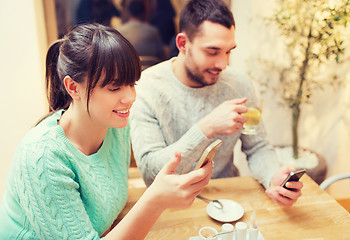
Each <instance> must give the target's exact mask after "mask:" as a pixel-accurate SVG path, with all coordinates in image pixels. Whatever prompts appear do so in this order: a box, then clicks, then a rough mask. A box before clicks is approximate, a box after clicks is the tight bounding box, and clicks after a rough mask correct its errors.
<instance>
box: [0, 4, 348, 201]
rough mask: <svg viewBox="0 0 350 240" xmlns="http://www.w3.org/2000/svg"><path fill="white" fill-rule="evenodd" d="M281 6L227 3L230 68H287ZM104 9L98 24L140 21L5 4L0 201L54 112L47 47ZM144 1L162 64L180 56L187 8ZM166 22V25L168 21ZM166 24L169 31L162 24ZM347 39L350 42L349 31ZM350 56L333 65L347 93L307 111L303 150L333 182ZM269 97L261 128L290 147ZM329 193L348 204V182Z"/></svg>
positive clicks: (342, 163) (86, 9)
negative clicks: (36, 131) (30, 135)
mask: <svg viewBox="0 0 350 240" xmlns="http://www.w3.org/2000/svg"><path fill="white" fill-rule="evenodd" d="M276 1H277V0H266V1H263V2H262V1H259V0H231V1H226V2H227V3H228V4H229V6H231V9H232V11H233V13H234V16H235V20H236V42H237V49H235V50H234V51H233V52H232V54H231V59H230V65H231V66H233V67H234V68H238V69H240V70H241V71H244V72H246V73H248V74H254V70H257V67H256V65H254V64H253V63H255V62H256V61H257V59H260V58H261V57H262V56H265V57H266V56H268V57H270V60H271V59H272V60H275V61H281V57H280V56H279V52H278V49H279V47H280V46H279V45H278V44H277V45H276V44H271V43H273V42H274V41H275V40H276V38H277V37H276V35H273V34H272V35H271V34H267V33H268V32H269V29H268V27H267V26H266V25H265V24H264V23H263V21H262V20H261V19H262V18H264V17H268V16H271V15H272V14H273V8H274V6H275V5H276ZM98 2H99V3H101V5H100V7H101V9H105V8H104V7H105V6H109V7H107V9H108V10H104V11H103V14H102V19H101V18H100V19H99V20H98V21H103V22H104V23H105V24H109V25H111V26H113V27H115V28H117V29H120V28H121V26H122V25H124V24H126V23H128V22H129V21H130V20H134V17H133V16H131V15H130V12H129V11H128V9H127V6H128V0H126V1H124V0H119V1H117V0H114V1H93V0H91V1H87V0H56V1H55V0H19V1H6V0H0V24H1V30H2V31H1V38H0V50H1V51H0V73H1V79H2V80H1V81H2V84H1V86H2V87H3V90H2V92H1V94H0V110H1V119H0V133H1V134H0V149H1V150H0V152H1V162H0V164H1V167H0V199H2V195H3V193H4V191H5V181H6V176H7V172H8V169H9V167H10V163H11V159H12V156H13V154H14V151H15V148H16V146H17V144H18V143H19V142H20V140H21V139H22V137H23V136H24V135H25V133H26V132H27V131H28V130H29V129H30V128H31V127H32V126H33V125H34V124H35V122H36V121H37V120H38V119H39V118H40V117H42V116H43V115H44V114H45V113H46V112H47V110H48V105H47V101H46V96H45V89H44V75H45V54H46V51H47V49H48V46H49V45H50V44H51V43H52V42H54V41H55V40H56V39H58V38H59V37H61V36H63V35H64V34H65V33H66V32H67V31H68V30H69V29H70V28H71V27H73V26H75V25H76V24H80V23H84V22H88V21H91V19H95V20H94V21H97V20H96V19H98V16H100V17H101V14H100V13H99V11H95V10H96V9H97V8H93V9H94V11H92V8H91V6H92V4H94V3H96V4H97V3H98ZM142 2H143V5H144V12H143V13H142V16H141V19H142V22H143V23H145V24H149V25H151V27H153V28H155V29H157V31H158V32H159V35H160V39H161V40H160V41H161V43H160V44H158V46H159V45H161V49H162V50H163V51H164V56H163V57H161V59H160V60H164V59H168V58H170V57H171V56H174V55H176V49H175V51H174V49H173V47H174V45H173V42H172V40H173V38H174V36H175V35H176V33H177V32H178V16H179V12H180V10H181V8H182V6H183V5H184V4H185V3H186V2H187V1H186V0H171V1H170V0H169V1H166V0H159V1H156V0H143V1H142ZM102 3H103V4H102ZM111 4H112V5H113V6H112V7H111ZM78 13H79V14H78ZM96 16H97V17H96ZM165 17H166V18H167V20H164V18H165ZM165 23H167V25H166V26H164V25H162V24H165ZM343 34H344V36H349V28H347V30H345V31H344V32H343ZM348 39H349V38H348ZM346 46H349V44H347V45H346ZM276 50H277V51H276ZM281 51H283V47H282V46H281ZM349 55H350V53H349V47H347V48H346V52H345V54H344V56H345V59H346V61H344V63H343V64H334V65H330V66H331V70H332V71H336V72H338V73H339V74H340V77H341V78H342V79H344V83H343V84H342V86H341V87H338V88H331V87H326V88H323V89H322V88H320V89H317V90H316V91H314V92H313V97H312V101H311V102H310V103H309V104H306V105H303V107H302V108H303V112H302V114H301V120H300V126H299V139H300V140H299V141H300V145H302V146H303V147H306V148H310V149H313V150H314V151H316V152H318V153H320V154H322V155H323V156H324V158H325V159H326V161H327V163H328V173H327V175H328V176H331V175H335V174H337V173H344V172H350V157H349V156H350V84H349V79H350V77H349V74H350V73H349V71H348V69H349V60H348V57H349ZM158 60H159V59H158ZM146 67H147V66H146ZM256 88H257V92H261V91H260V90H261V89H260V85H259V84H258V83H257V84H256ZM263 97H264V99H265V106H264V112H263V121H264V123H265V127H266V132H267V136H268V139H269V141H270V143H271V144H273V145H290V144H291V141H292V140H291V139H292V138H291V134H292V133H291V129H290V125H291V116H290V115H291V114H290V108H288V106H285V105H283V104H280V101H279V99H278V98H277V97H276V93H275V92H273V91H270V92H269V91H267V92H265V93H264V95H263ZM234 151H235V152H236V161H237V164H238V166H239V168H240V170H241V174H242V175H248V174H249V171H248V169H247V167H246V164H245V161H244V158H245V156H244V155H243V154H242V153H240V151H239V146H237V147H236V149H235V150H234ZM327 191H328V192H330V193H331V194H332V195H333V196H335V197H337V198H346V197H347V198H349V197H350V186H349V183H348V182H345V183H344V182H340V183H339V184H336V185H334V186H331V188H329V189H328V190H327ZM0 201H1V200H0Z"/></svg>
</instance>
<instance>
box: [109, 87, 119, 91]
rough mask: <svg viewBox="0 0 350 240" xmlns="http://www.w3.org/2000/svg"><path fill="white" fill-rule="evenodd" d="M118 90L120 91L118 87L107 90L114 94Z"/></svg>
mask: <svg viewBox="0 0 350 240" xmlns="http://www.w3.org/2000/svg"><path fill="white" fill-rule="evenodd" d="M118 90H120V88H119V87H118V88H110V89H109V91H111V92H116V91H118Z"/></svg>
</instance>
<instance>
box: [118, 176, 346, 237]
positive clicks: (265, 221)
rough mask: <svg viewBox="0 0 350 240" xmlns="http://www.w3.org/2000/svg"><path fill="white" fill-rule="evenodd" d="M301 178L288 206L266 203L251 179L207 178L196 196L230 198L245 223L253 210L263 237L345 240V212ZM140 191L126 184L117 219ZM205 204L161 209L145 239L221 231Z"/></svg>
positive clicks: (265, 199)
mask: <svg viewBox="0 0 350 240" xmlns="http://www.w3.org/2000/svg"><path fill="white" fill-rule="evenodd" d="M301 181H302V182H303V183H304V188H303V191H302V192H303V195H302V197H300V198H299V199H298V201H297V203H296V204H295V205H294V206H293V207H291V208H284V207H280V206H279V205H278V204H276V203H274V202H273V201H271V200H270V199H269V198H268V197H267V196H266V194H265V192H264V191H265V190H264V188H263V187H262V186H261V185H260V184H259V183H257V182H256V181H255V180H254V179H253V178H252V177H235V178H225V179H215V180H210V183H209V185H208V186H207V187H206V188H205V189H204V190H203V191H202V192H201V195H203V196H206V197H208V198H211V199H215V198H216V199H232V200H234V201H236V202H238V203H239V204H241V205H242V207H243V208H244V210H245V213H244V215H243V217H242V218H241V219H239V220H237V221H243V222H246V223H249V221H250V215H251V213H252V210H253V209H254V210H255V211H256V219H257V223H258V225H259V227H260V231H261V233H262V235H263V237H264V239H266V240H282V239H283V240H285V239H291V240H326V239H327V240H328V239H329V240H349V239H350V215H349V213H348V212H347V211H346V210H345V209H344V208H343V207H342V206H341V205H339V204H338V203H337V202H336V201H335V200H334V199H333V198H332V197H331V196H330V195H329V194H327V193H326V192H325V191H323V190H321V189H320V188H319V186H318V185H317V184H316V183H315V182H314V181H313V180H312V179H311V178H310V177H309V176H307V175H304V176H303V177H302V179H301ZM144 190H145V188H143V187H130V189H129V198H128V202H127V205H126V208H125V209H124V210H123V211H122V213H121V214H120V216H119V217H118V218H119V219H121V218H122V217H123V216H125V214H126V213H127V212H128V211H129V210H130V208H131V207H132V206H133V205H134V204H135V202H136V201H137V199H138V198H139V197H140V196H141V194H142V193H143V192H144ZM206 206H207V203H205V202H203V201H202V200H199V199H196V200H195V201H194V203H193V205H192V207H190V208H188V209H168V210H166V211H165V212H163V214H162V215H161V216H160V218H159V219H158V221H157V222H156V223H155V225H154V226H153V228H152V230H151V231H150V232H149V234H148V235H147V237H146V239H157V240H160V239H167V240H168V239H188V238H189V237H193V236H197V235H198V230H199V229H200V228H201V227H203V226H212V227H214V228H216V229H217V230H218V231H221V225H222V223H221V222H217V221H215V220H213V219H211V218H210V217H209V216H208V215H207V213H206ZM237 221H236V222H237ZM236 222H232V224H233V225H234V224H235V223H236Z"/></svg>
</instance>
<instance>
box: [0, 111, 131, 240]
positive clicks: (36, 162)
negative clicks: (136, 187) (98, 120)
mask: <svg viewBox="0 0 350 240" xmlns="http://www.w3.org/2000/svg"><path fill="white" fill-rule="evenodd" d="M61 115H62V111H58V112H56V113H54V114H53V115H51V116H50V117H48V118H46V119H45V120H44V121H43V122H41V123H40V124H39V125H38V126H36V127H34V128H33V129H31V130H30V132H29V133H28V134H27V135H26V136H25V137H24V139H23V140H22V141H21V143H20V144H19V146H18V148H17V149H16V152H15V155H14V159H13V162H12V165H11V168H10V171H9V175H8V178H7V190H6V192H5V195H4V199H3V201H2V205H1V209H0V239H2V240H4V239H99V236H101V234H103V233H104V232H105V231H106V230H107V229H108V228H109V227H110V226H111V224H112V223H113V221H114V220H115V219H116V218H117V216H118V214H119V213H120V211H121V210H122V209H123V207H124V206H125V203H126V200H127V195H128V186H127V178H128V167H129V163H130V162H129V160H130V143H129V127H127V128H123V129H116V128H110V129H108V132H107V134H106V137H105V139H104V142H103V144H102V146H101V148H100V149H99V150H98V152H97V153H95V154H93V155H90V156H86V155H84V154H83V153H81V152H80V151H79V150H77V149H76V148H75V147H74V146H73V145H72V143H71V142H70V141H69V140H68V139H67V138H66V136H65V134H64V132H63V129H62V128H61V127H60V126H58V125H57V120H58V119H59V118H60V117H61Z"/></svg>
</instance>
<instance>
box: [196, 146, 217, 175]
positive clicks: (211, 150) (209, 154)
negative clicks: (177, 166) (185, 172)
mask: <svg viewBox="0 0 350 240" xmlns="http://www.w3.org/2000/svg"><path fill="white" fill-rule="evenodd" d="M221 144H222V141H221V140H220V139H218V140H216V141H215V142H213V143H212V144H210V145H209V146H208V147H207V148H206V149H205V150H204V152H203V154H202V156H201V158H200V159H199V161H198V162H197V165H196V167H195V168H194V170H197V169H199V168H201V167H202V166H204V165H205V164H206V163H207V162H208V161H211V160H212V159H213V157H214V155H215V154H216V152H217V151H218V149H219V147H220V146H221Z"/></svg>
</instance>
